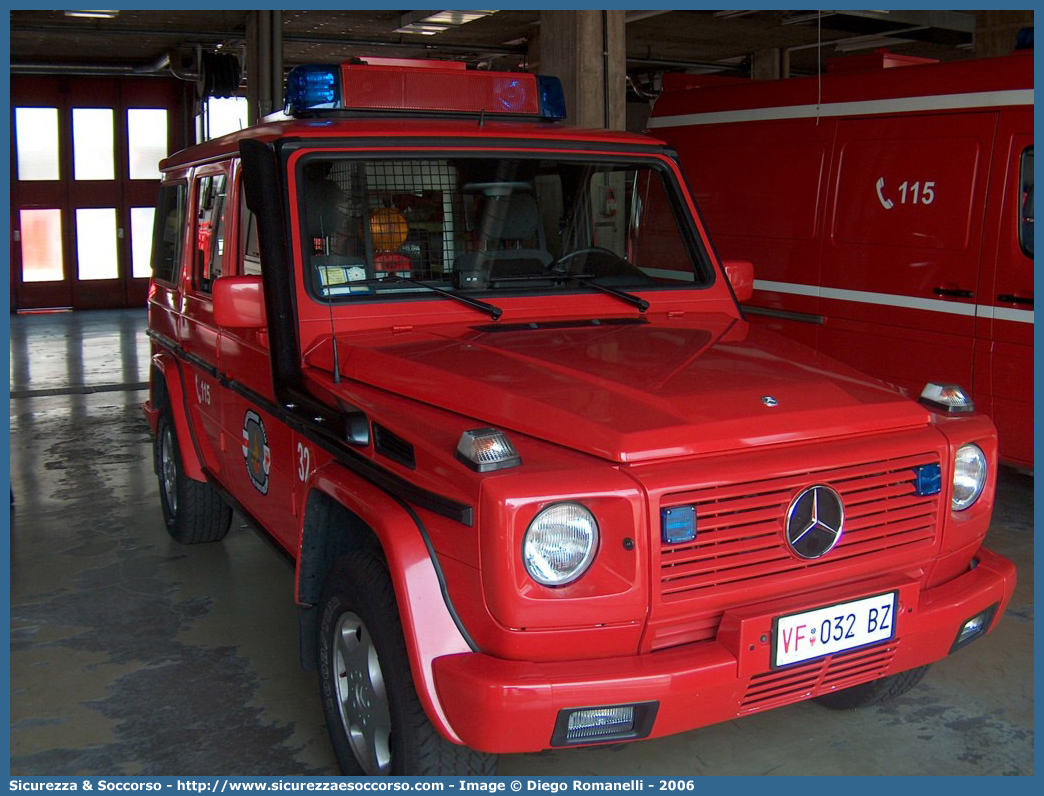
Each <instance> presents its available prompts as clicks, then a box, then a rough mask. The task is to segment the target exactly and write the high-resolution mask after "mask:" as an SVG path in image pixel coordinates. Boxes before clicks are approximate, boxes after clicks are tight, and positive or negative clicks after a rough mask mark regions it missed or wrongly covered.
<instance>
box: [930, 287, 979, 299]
mask: <svg viewBox="0 0 1044 796" xmlns="http://www.w3.org/2000/svg"><path fill="white" fill-rule="evenodd" d="M932 292H933V293H934V294H935V295H937V296H947V297H949V298H973V297H974V295H975V294H974V293H972V292H971V291H970V290H961V289H960V288H949V287H937V288H935V289H934V290H932Z"/></svg>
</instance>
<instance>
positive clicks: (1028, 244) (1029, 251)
mask: <svg viewBox="0 0 1044 796" xmlns="http://www.w3.org/2000/svg"><path fill="white" fill-rule="evenodd" d="M1019 183H1020V185H1019V245H1020V246H1022V251H1023V252H1025V253H1026V256H1027V257H1033V147H1027V148H1026V149H1024V150H1023V151H1022V168H1021V179H1020V181H1019Z"/></svg>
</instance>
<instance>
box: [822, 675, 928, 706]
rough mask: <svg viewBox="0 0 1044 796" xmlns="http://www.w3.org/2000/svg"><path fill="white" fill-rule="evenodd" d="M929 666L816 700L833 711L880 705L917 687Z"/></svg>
mask: <svg viewBox="0 0 1044 796" xmlns="http://www.w3.org/2000/svg"><path fill="white" fill-rule="evenodd" d="M928 668H929V667H928V666H920V667H918V668H916V669H909V670H908V671H905V672H899V674H893V675H891V676H890V677H881V678H880V679H877V680H871V681H870V682H869V683H863V684H862V685H854V686H852V687H851V688H845V689H842V690H841V691H834V692H833V693H830V694H823V695H822V696H818V697H816V698H815V700H816V702H818V703H819V704H820V705H823V706H824V707H828V708H830V709H831V710H853V709H855V708H867V707H870V706H871V705H879V704H881V703H882V702H887V701H889V700H890V699H895V698H896V697H900V696H902V695H903V694H905V693H906V692H907V691H909V690H910V689H911V688H913V687H914V686H916V685H917V684H918V683H919V682H921V680H922V679H923V678H924V676H925V674H927V672H928Z"/></svg>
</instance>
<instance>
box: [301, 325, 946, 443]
mask: <svg viewBox="0 0 1044 796" xmlns="http://www.w3.org/2000/svg"><path fill="white" fill-rule="evenodd" d="M648 321H649V322H648V323H613V322H611V321H606V322H604V323H603V324H602V325H588V324H585V325H583V326H575V325H564V324H563V325H558V326H557V327H556V326H555V325H554V324H548V323H543V324H541V326H540V327H538V328H532V327H531V326H530V325H527V324H514V325H503V324H499V325H498V324H489V325H485V326H472V327H463V328H462V327H459V326H456V327H429V328H416V329H414V330H410V331H407V332H393V331H382V332H366V333H360V334H357V335H351V334H345V335H338V345H339V348H340V353H341V372H342V375H343V376H344V377H345V378H347V379H354V380H356V381H360V382H364V383H366V384H370V385H373V386H375V387H380V388H382V389H385V390H390V391H391V392H394V393H397V394H400V395H403V396H406V397H409V398H412V399H414V400H418V401H423V402H425V403H429V404H432V405H434V406H441V407H443V408H445V409H448V410H450V411H453V412H456V413H459V414H462V415H467V416H470V417H473V418H475V419H476V425H482V426H485V425H489V426H495V427H498V428H502V429H506V430H511V431H517V432H520V433H522V434H528V435H530V436H533V437H537V438H540V439H544V440H547V441H549V442H554V443H557V444H559V445H564V446H567V447H569V448H573V449H575V450H579V451H584V452H587V453H591V454H594V455H597V456H601V457H604V458H607V459H612V460H615V461H620V462H634V461H643V460H649V459H658V458H663V457H668V456H684V455H691V454H701V453H709V452H713V451H720V450H726V449H735V448H739V447H747V446H756V445H767V444H773V443H783V442H797V441H801V440H807V439H810V438H813V437H825V436H838V435H848V434H861V433H866V432H871V431H882V430H886V429H895V428H900V427H908V426H923V425H924V424H925V423H927V422H928V413H927V412H926V411H925V410H924V409H923V408H922V407H920V406H919V405H918V404H916V403H915V402H913V401H910V400H908V399H906V398H903V397H901V396H899V395H897V394H896V393H894V392H892V391H891V390H889V389H887V388H885V387H883V386H881V384H879V383H878V382H874V381H872V380H870V379H869V378H867V377H865V376H862V375H861V374H859V373H857V372H856V371H853V370H851V369H849V368H846V367H844V366H842V365H840V364H839V363H837V362H836V361H834V360H832V359H829V358H827V357H824V356H821V355H818V354H816V353H815V352H813V351H811V350H809V349H807V348H805V347H803V346H801V345H798V344H796V343H791V342H789V341H786V340H784V339H782V338H780V337H778V336H776V335H774V334H772V333H771V332H767V331H763V330H760V329H757V328H754V327H751V326H749V325H748V324H747V323H745V322H743V321H737V320H735V319H733V318H729V317H726V316H724V315H693V314H689V315H686V316H685V317H684V318H683V319H680V320H666V319H665V318H664V317H662V316H660V317H655V316H654V317H651V318H649V319H648ZM329 351H330V347H329V345H328V344H327V345H326V346H321V347H319V348H317V349H315V350H313V351H312V352H311V353H310V354H309V356H308V357H307V360H308V363H309V364H310V365H313V366H316V367H321V368H323V369H325V370H330V353H329ZM769 396H770V397H771V398H773V399H775V401H776V402H777V403H776V405H775V406H771V407H770V406H767V405H766V401H765V400H763V398H764V397H769Z"/></svg>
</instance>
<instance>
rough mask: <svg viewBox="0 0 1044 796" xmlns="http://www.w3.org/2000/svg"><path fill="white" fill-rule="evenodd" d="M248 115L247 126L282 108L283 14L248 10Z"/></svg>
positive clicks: (271, 11)
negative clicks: (248, 123) (248, 122)
mask: <svg viewBox="0 0 1044 796" xmlns="http://www.w3.org/2000/svg"><path fill="white" fill-rule="evenodd" d="M246 51H247V52H246V76H247V114H248V118H249V120H250V124H254V123H256V122H257V121H258V120H259V119H261V118H262V117H264V116H267V115H268V114H270V113H272V112H273V111H278V110H281V109H282V107H283V13H282V11H275V10H269V11H249V12H247V22H246Z"/></svg>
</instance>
